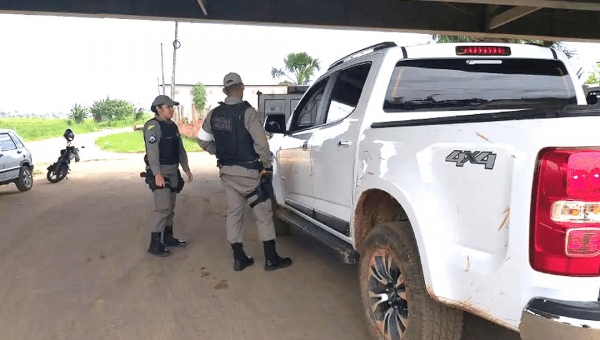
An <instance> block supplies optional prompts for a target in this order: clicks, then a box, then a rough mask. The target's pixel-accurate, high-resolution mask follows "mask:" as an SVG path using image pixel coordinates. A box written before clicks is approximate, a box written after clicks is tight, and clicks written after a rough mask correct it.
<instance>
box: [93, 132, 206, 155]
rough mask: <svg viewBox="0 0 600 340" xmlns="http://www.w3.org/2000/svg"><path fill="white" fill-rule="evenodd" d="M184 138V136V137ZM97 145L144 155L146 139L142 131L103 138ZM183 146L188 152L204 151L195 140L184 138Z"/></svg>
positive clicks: (105, 149) (108, 149)
mask: <svg viewBox="0 0 600 340" xmlns="http://www.w3.org/2000/svg"><path fill="white" fill-rule="evenodd" d="M182 137H183V136H182ZM96 145H98V147H100V149H102V150H104V151H112V152H122V153H143V152H146V150H145V148H144V138H143V137H142V131H133V132H124V133H117V134H114V135H108V136H102V137H100V138H98V139H96ZM183 146H184V147H185V150H186V151H187V152H198V151H203V150H202V148H201V147H200V146H198V143H196V141H195V140H193V139H191V138H187V137H183Z"/></svg>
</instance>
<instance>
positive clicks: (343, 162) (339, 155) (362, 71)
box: [310, 62, 371, 237]
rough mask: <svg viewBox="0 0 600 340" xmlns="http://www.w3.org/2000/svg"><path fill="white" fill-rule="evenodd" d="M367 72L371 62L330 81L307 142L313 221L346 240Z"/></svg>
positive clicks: (348, 69) (349, 69)
mask: <svg viewBox="0 0 600 340" xmlns="http://www.w3.org/2000/svg"><path fill="white" fill-rule="evenodd" d="M370 70H371V62H366V63H361V64H358V65H353V66H350V67H349V68H347V69H345V70H341V71H339V72H338V73H337V74H336V75H335V76H334V77H333V79H332V80H333V81H332V90H331V95H330V96H328V99H327V100H326V102H325V104H324V105H323V112H322V116H321V117H320V118H319V121H321V122H323V124H322V125H321V126H320V127H319V128H318V129H317V130H315V132H314V133H313V136H312V139H311V140H310V154H311V162H312V182H313V186H314V188H313V191H314V194H313V196H314V198H315V209H314V215H315V219H317V220H318V221H319V222H322V223H324V224H326V225H327V226H329V227H330V228H331V229H333V230H334V231H336V232H339V233H341V234H343V235H344V236H346V237H348V236H349V235H350V223H349V221H350V218H351V216H352V202H353V200H352V199H353V197H352V196H353V192H354V188H355V168H354V167H355V163H356V162H355V159H356V141H357V139H358V134H359V132H360V125H361V120H362V119H361V118H362V115H363V113H364V110H360V105H362V107H364V106H365V105H366V100H363V101H362V102H361V101H360V98H361V95H362V92H363V88H364V87H365V83H366V81H367V77H368V76H369V71H370ZM357 107H358V108H359V110H358V111H357V112H356V114H353V113H354V112H355V110H356V108H357Z"/></svg>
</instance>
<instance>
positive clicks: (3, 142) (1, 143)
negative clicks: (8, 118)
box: [0, 133, 17, 150]
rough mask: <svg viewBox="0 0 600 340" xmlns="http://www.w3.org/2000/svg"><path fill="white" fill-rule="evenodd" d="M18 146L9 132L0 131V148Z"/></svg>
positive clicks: (13, 148)
mask: <svg viewBox="0 0 600 340" xmlns="http://www.w3.org/2000/svg"><path fill="white" fill-rule="evenodd" d="M16 148H17V146H16V145H15V142H13V140H12V139H11V138H10V136H9V135H8V133H0V150H15V149H16Z"/></svg>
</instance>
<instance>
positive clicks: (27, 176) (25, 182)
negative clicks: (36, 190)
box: [21, 169, 33, 189]
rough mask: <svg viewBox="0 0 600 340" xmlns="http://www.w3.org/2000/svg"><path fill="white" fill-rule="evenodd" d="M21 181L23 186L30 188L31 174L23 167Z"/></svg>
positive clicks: (31, 182)
mask: <svg viewBox="0 0 600 340" xmlns="http://www.w3.org/2000/svg"><path fill="white" fill-rule="evenodd" d="M21 183H23V185H24V186H25V188H27V189H29V188H31V185H32V184H33V176H32V175H31V171H30V170H29V169H24V170H23V173H22V174H21Z"/></svg>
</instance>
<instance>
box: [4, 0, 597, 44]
mask: <svg viewBox="0 0 600 340" xmlns="http://www.w3.org/2000/svg"><path fill="white" fill-rule="evenodd" d="M497 1H499V0H497ZM520 1H523V0H520ZM532 1H535V0H532ZM203 4H204V7H205V9H206V12H207V15H205V14H204V13H203V12H202V10H201V8H200V7H199V3H198V0H46V1H43V2H42V1H39V0H2V1H0V12H3V13H21V14H49V15H67V16H88V17H111V18H127V19H149V20H169V21H179V22H210V23H237V24H249V25H250V24H256V25H277V26H301V27H312V28H332V29H362V30H377V31H400V32H414V33H424V34H451V35H471V36H478V37H487V38H527V39H540V40H568V41H600V13H599V12H591V11H563V10H556V9H542V10H539V11H538V12H536V13H535V14H533V15H530V16H528V17H526V19H524V20H515V21H511V22H508V23H506V24H504V25H502V26H499V27H498V28H496V29H495V30H489V29H488V25H487V23H488V22H489V20H488V19H487V18H491V17H494V14H497V13H494V14H492V15H491V16H490V15H489V14H488V12H486V10H487V9H488V8H489V7H488V6H486V5H478V4H467V3H465V4H463V5H461V6H460V8H452V7H449V6H447V5H446V4H444V3H441V2H431V1H411V2H408V1H400V0H371V1H364V0H244V1H239V0H212V1H204V2H203ZM500 19H502V17H500ZM500 19H497V21H498V22H501V21H503V20H500ZM398 43H402V42H398ZM332 46H333V45H332Z"/></svg>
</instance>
